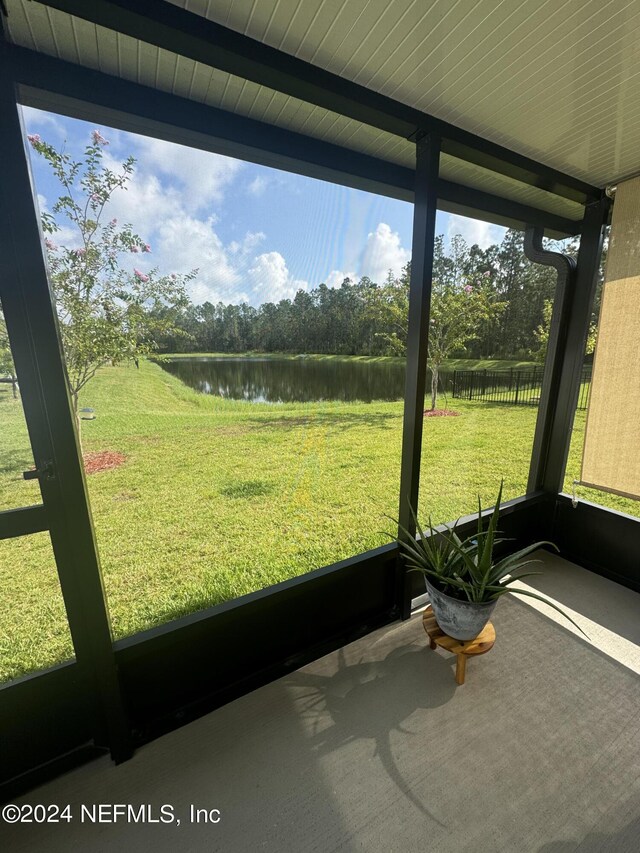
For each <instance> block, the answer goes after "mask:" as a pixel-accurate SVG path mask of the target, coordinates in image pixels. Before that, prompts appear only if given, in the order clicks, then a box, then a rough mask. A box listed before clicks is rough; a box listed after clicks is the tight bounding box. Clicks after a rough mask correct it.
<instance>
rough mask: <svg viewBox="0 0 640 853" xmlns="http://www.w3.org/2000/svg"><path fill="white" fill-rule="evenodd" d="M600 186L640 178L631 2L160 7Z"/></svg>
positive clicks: (304, 1)
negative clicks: (204, 19)
mask: <svg viewBox="0 0 640 853" xmlns="http://www.w3.org/2000/svg"><path fill="white" fill-rule="evenodd" d="M168 2H173V3H174V5H177V6H181V7H183V8H186V9H188V10H189V11H192V12H194V13H196V14H200V15H204V16H206V17H207V18H209V19H210V20H213V21H216V22H218V23H222V24H225V25H226V26H229V27H231V28H232V29H234V30H237V31H238V32H242V33H244V34H246V35H248V36H250V37H252V38H255V39H258V40H259V41H263V42H265V43H266V44H269V45H271V46H272V47H276V48H279V49H280V50H284V51H286V52H288V53H291V54H293V55H295V56H297V57H299V58H301V59H304V60H307V61H309V62H313V63H315V64H316V65H319V66H321V67H322V68H326V69H327V70H329V71H332V72H334V73H336V74H340V75H342V76H344V77H347V78H349V79H351V80H353V81H355V82H357V83H361V84H363V85H365V86H368V87H370V88H372V89H375V90H376V91H378V92H381V93H383V94H385V95H388V96H389V97H393V98H396V99H397V100H400V101H402V102H404V103H406V104H408V105H410V106H412V107H415V108H417V109H420V110H423V111H425V112H428V113H430V114H432V115H434V116H436V117H438V118H440V119H443V120H446V121H449V122H452V123H453V124H456V125H458V126H460V127H463V128H464V129H466V130H469V131H472V132H473V133H477V134H478V135H480V136H484V137H486V138H488V139H490V140H492V141H494V142H497V143H499V144H502V145H505V146H506V147H508V148H512V149H514V150H516V151H518V152H520V153H522V154H525V155H527V156H529V157H532V158H533V159H535V160H538V161H540V162H542V163H545V164H547V165H549V166H553V167H554V168H557V169H559V170H561V171H564V172H566V173H568V174H571V175H574V176H575V177H578V178H581V179H583V180H586V181H588V182H590V183H592V184H596V185H598V186H604V185H605V184H607V183H610V182H614V181H615V180H618V179H619V178H621V177H624V176H626V175H629V174H634V173H636V172H638V171H640V2H638V0H563V2H562V3H559V2H557V0H539V2H536V3H532V2H527V0H474V2H470V0H349V2H348V3H345V2H343V0H260V2H259V3H253V2H247V1H246V0H215V2H201V0H168Z"/></svg>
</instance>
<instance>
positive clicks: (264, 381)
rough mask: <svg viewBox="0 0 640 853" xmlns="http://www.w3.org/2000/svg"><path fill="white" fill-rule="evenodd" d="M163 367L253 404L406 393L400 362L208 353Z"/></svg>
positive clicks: (205, 389)
mask: <svg viewBox="0 0 640 853" xmlns="http://www.w3.org/2000/svg"><path fill="white" fill-rule="evenodd" d="M161 365H162V367H163V368H164V369H165V370H167V371H168V372H169V373H171V374H173V375H174V376H177V377H178V378H179V379H181V380H182V381H183V382H184V383H185V384H187V385H189V386H190V387H191V388H194V389H195V390H196V391H200V392H201V393H203V394H215V395H217V396H220V397H227V398H229V399H231V400H247V401H249V402H254V403H309V402H318V401H325V400H343V401H355V400H359V401H363V402H367V403H369V402H371V401H372V400H401V399H402V398H403V396H404V363H402V362H390V361H380V362H378V361H373V362H371V361H356V360H346V359H345V360H344V361H341V360H339V359H327V360H317V359H308V358H295V359H284V358H283V359H280V358H246V357H245V358H216V357H206V356H204V357H195V358H180V359H173V360H167V361H163V362H161ZM446 379H447V377H446V376H444V377H443V380H445V381H446Z"/></svg>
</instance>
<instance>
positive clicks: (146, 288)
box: [28, 130, 197, 411]
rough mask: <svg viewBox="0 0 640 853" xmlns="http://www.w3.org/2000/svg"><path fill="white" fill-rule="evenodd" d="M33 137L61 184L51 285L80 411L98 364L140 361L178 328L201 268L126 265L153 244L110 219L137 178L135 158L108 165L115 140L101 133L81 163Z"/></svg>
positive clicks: (51, 225)
mask: <svg viewBox="0 0 640 853" xmlns="http://www.w3.org/2000/svg"><path fill="white" fill-rule="evenodd" d="M28 139H29V142H30V143H31V146H32V148H33V149H34V151H36V152H37V153H38V154H39V155H40V156H41V157H43V158H44V159H45V160H46V161H47V163H48V164H49V166H50V167H51V170H52V172H53V174H54V175H55V177H56V178H57V179H58V181H59V183H60V185H61V187H62V193H61V195H60V197H59V198H58V200H57V201H56V203H55V204H54V206H53V208H52V213H46V212H45V213H44V214H43V215H42V225H43V230H44V231H45V233H46V234H48V235H50V236H48V237H47V238H46V240H45V242H46V246H47V253H48V259H49V267H50V273H51V284H52V289H53V294H54V297H55V303H56V308H57V312H58V318H59V321H60V331H61V335H62V341H63V345H64V352H65V369H66V375H67V382H68V385H69V390H70V392H71V397H72V400H73V405H74V409H75V411H77V408H78V394H79V392H80V391H81V390H82V388H84V386H85V385H86V384H87V383H88V382H89V381H90V380H91V379H92V378H93V376H95V373H96V371H97V370H98V369H99V368H100V367H102V366H103V365H106V364H109V363H112V364H116V363H118V362H121V361H124V360H132V361H134V362H135V363H136V365H137V363H138V359H139V358H140V357H141V356H143V355H146V354H148V353H149V352H151V351H152V350H154V349H155V348H156V346H157V341H158V339H159V338H160V337H161V336H162V335H166V334H169V333H170V332H174V331H175V330H176V329H177V326H176V320H177V317H178V313H179V312H180V311H181V310H182V309H184V308H185V307H186V306H187V305H188V299H187V296H186V292H185V284H186V283H187V282H188V281H190V280H191V279H192V278H194V276H195V275H196V272H197V271H195V270H194V271H192V272H190V273H188V274H186V275H176V274H171V275H160V273H159V271H158V269H157V268H154V269H152V270H151V271H149V272H144V271H142V270H139V269H137V268H133V269H129V268H128V264H127V261H129V260H130V258H131V255H134V254H138V253H143V254H147V253H149V252H151V247H150V246H149V245H148V244H147V243H146V242H145V241H144V240H143V239H142V238H141V237H140V236H139V235H138V234H136V233H135V232H134V231H133V230H132V227H131V225H129V224H125V225H123V226H119V225H118V222H117V220H116V219H110V220H109V221H107V222H105V219H106V211H107V210H108V205H109V202H110V200H111V199H112V197H113V196H114V194H115V193H117V192H119V191H121V190H126V187H127V184H128V182H129V181H130V179H131V177H132V175H133V171H134V163H135V160H134V159H133V157H128V158H127V159H126V160H125V161H124V163H122V165H121V167H120V169H119V170H118V171H113V170H112V169H110V168H108V166H106V165H105V163H104V149H105V146H107V145H108V144H109V143H108V142H107V140H106V139H105V138H104V137H103V136H102V135H101V134H100V133H99V131H97V130H94V131H93V132H92V134H91V141H90V142H89V144H88V145H87V147H86V148H85V150H84V156H83V157H82V158H81V159H80V160H74V159H73V158H72V157H71V155H70V154H69V153H68V152H65V151H64V150H62V151H57V150H56V149H55V148H54V147H53V146H52V145H49V144H48V143H47V142H45V141H44V140H42V139H41V138H40V136H38V135H37V134H36V135H30V136H29V137H28ZM61 223H63V224H64V225H65V227H64V230H63V225H62V224H61ZM68 233H69V234H71V235H72V236H70V237H67V234H68ZM56 235H59V240H58V242H57V243H56V242H55V239H56Z"/></svg>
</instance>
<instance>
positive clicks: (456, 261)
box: [427, 237, 506, 410]
mask: <svg viewBox="0 0 640 853" xmlns="http://www.w3.org/2000/svg"><path fill="white" fill-rule="evenodd" d="M436 250H437V252H436V257H435V258H434V260H435V263H434V278H433V282H432V291H431V314H430V319H429V342H428V359H427V364H428V366H429V368H430V370H431V409H432V410H433V409H435V408H436V404H437V399H438V379H439V375H440V368H441V366H442V362H443V361H444V360H445V359H446V358H450V357H451V356H452V355H453V353H454V352H458V351H461V350H464V349H465V348H466V346H467V344H468V343H469V342H470V341H472V340H474V339H475V338H477V337H478V336H479V330H480V327H481V325H482V324H483V323H489V322H491V321H493V320H495V319H496V318H497V317H499V316H500V314H501V313H502V312H503V311H504V309H505V307H506V306H505V303H504V302H500V301H498V300H497V298H496V294H495V289H494V287H493V283H492V281H491V273H490V271H488V270H487V271H485V272H484V273H483V274H482V275H481V276H480V277H479V278H477V279H472V278H471V277H470V276H469V274H468V273H466V272H465V267H466V262H467V260H468V249H467V246H466V243H465V242H464V240H463V239H462V238H461V237H454V238H453V240H452V256H451V257H450V258H449V259H446V258H445V257H444V252H443V246H442V242H441V241H440V242H439V243H437V244H436ZM445 260H450V261H451V263H450V264H449V265H445V263H444V261H445Z"/></svg>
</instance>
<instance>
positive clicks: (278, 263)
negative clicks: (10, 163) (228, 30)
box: [23, 108, 504, 305]
mask: <svg viewBox="0 0 640 853" xmlns="http://www.w3.org/2000/svg"><path fill="white" fill-rule="evenodd" d="M23 113H24V120H25V126H26V130H27V132H28V133H37V134H39V135H40V136H41V137H42V138H43V139H44V140H46V141H47V142H49V143H51V144H52V145H54V146H55V147H56V148H58V149H59V148H60V147H61V146H62V145H63V144H64V146H65V148H66V150H67V151H70V152H71V153H72V154H73V155H74V156H79V155H80V154H81V153H82V150H83V148H84V146H85V145H86V144H87V142H88V140H89V137H90V134H91V131H92V130H94V129H96V128H97V129H99V130H100V132H101V133H102V135H103V136H104V137H105V138H106V139H107V140H108V141H109V145H108V146H106V147H105V149H104V151H105V163H106V164H107V165H109V166H110V167H111V168H113V169H117V167H118V165H119V164H120V163H121V162H122V161H123V160H124V159H125V158H126V157H127V156H129V155H133V156H134V157H135V158H136V166H135V173H134V176H133V179H132V181H131V182H130V184H129V186H128V189H127V191H126V192H119V193H118V195H117V196H115V197H114V199H113V201H112V203H111V205H110V208H109V210H108V211H107V212H106V213H107V217H108V218H111V217H113V216H115V217H116V218H117V219H118V221H119V222H120V223H122V224H124V223H125V222H129V223H131V224H132V225H133V228H134V230H135V231H137V232H138V233H139V234H140V236H141V237H142V238H143V239H144V240H145V241H147V242H148V243H149V244H150V245H151V247H152V252H151V254H150V255H132V258H131V266H132V267H133V266H134V263H135V265H136V266H137V267H138V268H139V269H145V268H148V267H151V266H156V265H157V266H158V267H159V269H160V271H161V272H162V273H171V272H178V273H179V272H187V271H189V270H191V269H193V268H196V267H197V268H198V270H199V273H198V276H197V278H196V279H195V280H194V281H193V282H192V283H191V284H190V285H189V288H190V295H191V297H192V299H193V301H194V302H196V303H200V302H204V301H205V300H209V301H212V302H217V301H218V300H222V301H223V302H240V301H247V302H250V303H251V304H253V305H259V304H261V303H262V302H266V301H278V300H280V299H283V298H287V297H289V298H291V297H293V296H294V295H295V293H296V291H297V290H298V289H299V288H303V289H305V290H311V289H313V288H315V287H317V286H318V284H319V283H320V282H322V281H324V282H326V283H327V284H329V285H336V284H340V282H341V281H342V279H343V278H344V276H345V275H350V276H351V277H352V278H353V277H355V278H359V277H360V276H361V275H369V276H370V277H371V278H372V279H374V280H375V281H382V280H384V278H385V277H386V274H387V270H389V269H392V270H393V271H394V272H395V273H399V271H400V269H401V268H402V266H403V264H404V263H406V261H407V259H408V258H409V257H410V246H411V225H412V213H413V207H412V205H410V204H408V203H406V202H401V201H396V200H394V199H388V198H383V197H382V196H376V195H372V194H370V193H365V192H362V191H360V190H354V189H350V188H347V187H342V186H338V185H335V184H330V183H326V182H324V181H317V180H314V179H312V178H305V177H303V176H300V175H294V174H290V173H287V172H281V171H278V170H277V169H270V168H267V167H264V166H257V165H254V164H253V163H247V162H244V161H241V160H236V159H234V158H231V157H223V156H222V155H218V154H211V153H208V152H204V151H198V150H195V149H190V148H185V147H183V146H179V145H173V144H171V143H168V142H162V141H160V140H156V139H151V138H148V137H143V136H137V135H134V134H131V133H125V132H123V131H118V130H114V129H111V128H108V127H97V126H96V125H93V124H88V123H87V122H83V121H77V120H74V119H69V118H66V117H63V116H59V115H53V114H50V113H45V112H40V111H38V110H34V109H31V108H24V109H23ZM31 161H32V168H33V174H34V178H35V183H36V189H37V192H38V196H39V200H40V204H41V206H43V207H46V208H50V207H51V206H52V205H53V203H54V202H55V200H56V199H57V197H58V195H59V194H60V188H59V185H58V184H57V182H56V180H55V178H54V177H53V176H52V174H51V172H50V169H49V167H48V165H47V164H46V162H45V161H44V160H43V158H41V157H39V156H38V155H36V154H35V153H34V152H32V158H31ZM437 231H438V233H441V234H444V235H445V237H447V238H450V237H452V236H453V235H454V234H462V236H463V237H465V239H466V240H467V241H468V242H469V243H474V242H477V243H479V245H481V246H483V247H484V246H486V245H488V244H489V243H492V242H497V241H499V240H500V239H501V237H502V235H503V234H504V229H503V228H500V227H498V226H494V225H488V224H487V223H484V222H480V221H477V220H472V219H466V218H465V217H461V216H451V215H449V214H446V213H439V214H438V221H437ZM74 241H75V242H74ZM57 242H58V243H61V244H64V245H68V246H69V247H73V246H74V245H75V244H76V243H77V242H78V241H77V238H76V236H75V235H74V234H73V233H72V232H71V231H68V230H65V231H64V232H62V233H61V234H59V235H58V238H57Z"/></svg>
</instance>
